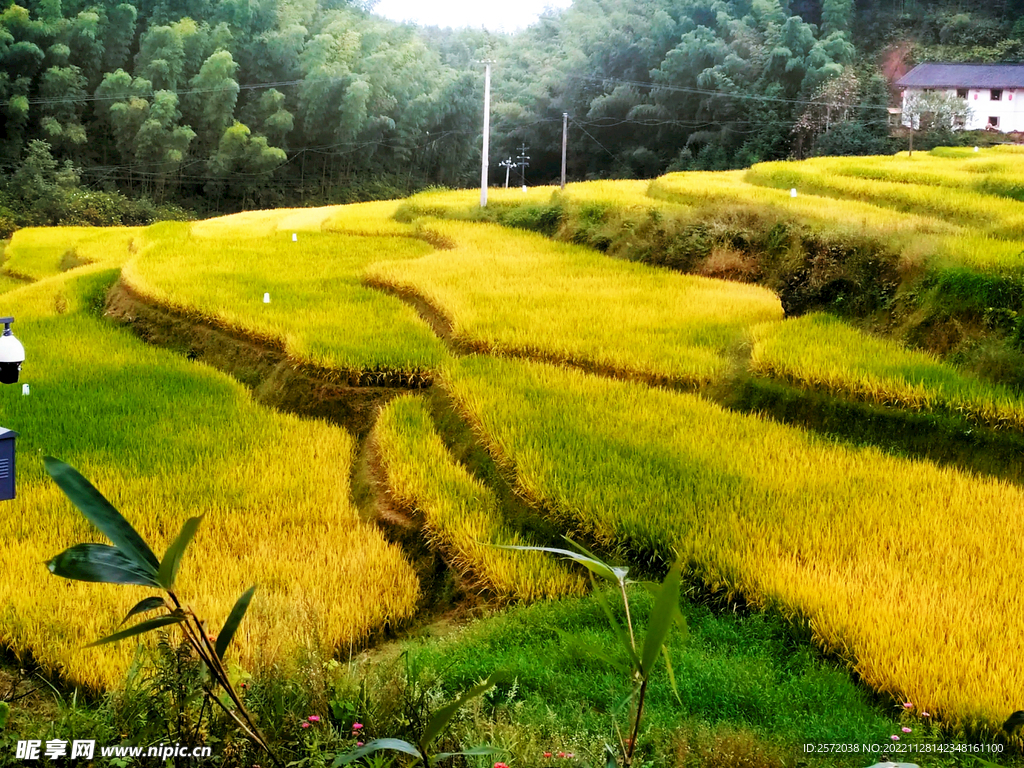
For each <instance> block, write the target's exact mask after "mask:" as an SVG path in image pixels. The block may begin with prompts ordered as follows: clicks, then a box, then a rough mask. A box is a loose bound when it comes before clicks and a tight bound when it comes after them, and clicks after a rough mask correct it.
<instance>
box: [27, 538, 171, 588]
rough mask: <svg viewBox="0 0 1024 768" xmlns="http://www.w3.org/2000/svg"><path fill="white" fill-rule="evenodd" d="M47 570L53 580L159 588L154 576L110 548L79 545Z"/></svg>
mask: <svg viewBox="0 0 1024 768" xmlns="http://www.w3.org/2000/svg"><path fill="white" fill-rule="evenodd" d="M46 567H47V568H49V569H50V573H52V574H53V575H54V576H61V577H62V578H65V579H75V580H77V581H99V582H103V583H104V584H140V585H141V586H143V587H159V586H160V585H159V584H157V582H156V578H155V576H156V574H155V573H150V572H148V571H146V570H143V569H142V568H140V567H139V566H138V565H137V564H136V563H135V561H133V560H129V559H128V557H127V556H125V554H124V552H122V551H121V550H120V549H117V548H116V547H112V546H110V545H109V544H76V545H75V546H73V547H71V549H65V550H64V551H63V552H61V553H60V554H59V555H57V556H56V557H55V558H53V559H52V560H50V561H49V562H48V563H47V564H46Z"/></svg>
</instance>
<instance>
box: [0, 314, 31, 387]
mask: <svg viewBox="0 0 1024 768" xmlns="http://www.w3.org/2000/svg"><path fill="white" fill-rule="evenodd" d="M13 322H14V318H13V317H0V323H3V324H4V334H3V336H0V384H15V383H17V381H18V376H20V375H21V364H22V363H23V362H25V348H24V347H23V346H21V342H20V341H18V340H17V339H16V338H14V334H13V333H11V323H13Z"/></svg>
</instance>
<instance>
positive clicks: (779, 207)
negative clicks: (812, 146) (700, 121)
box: [650, 163, 957, 244]
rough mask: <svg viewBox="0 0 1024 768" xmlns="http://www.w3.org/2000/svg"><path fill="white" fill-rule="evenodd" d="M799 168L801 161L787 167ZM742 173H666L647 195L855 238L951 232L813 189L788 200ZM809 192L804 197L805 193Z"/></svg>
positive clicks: (901, 237)
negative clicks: (750, 212) (758, 210)
mask: <svg viewBox="0 0 1024 768" xmlns="http://www.w3.org/2000/svg"><path fill="white" fill-rule="evenodd" d="M789 165H792V166H793V167H799V166H800V163H791V164H789ZM747 173H749V172H747V171H721V172H710V171H704V172H691V173H669V174H666V175H665V176H661V177H660V178H658V179H656V180H654V181H653V182H651V185H650V194H651V195H652V196H654V197H659V198H662V199H664V200H669V201H672V202H681V203H687V204H690V205H695V206H708V205H714V206H721V205H722V204H723V203H728V204H735V205H753V206H757V207H766V208H768V209H769V210H771V211H772V212H774V213H776V214H778V215H780V216H781V217H782V218H784V219H789V220H796V221H798V222H801V223H806V224H809V225H812V226H816V227H828V228H829V229H833V230H838V231H840V232H849V233H851V234H857V235H869V236H875V237H886V238H896V239H897V244H898V243H899V242H902V241H903V240H904V239H911V238H917V237H920V236H921V235H934V234H943V233H951V232H956V231H957V227H956V226H954V225H952V224H949V223H947V222H945V221H941V220H938V219H935V218H930V217H927V216H921V215H916V214H913V213H903V212H901V211H897V210H892V209H888V208H885V207H881V206H879V205H877V204H873V203H871V202H862V201H859V200H848V199H838V200H836V199H828V200H826V199H824V198H822V197H821V196H818V195H817V194H814V193H813V190H806V189H801V190H798V193H797V196H796V197H790V195H789V189H790V187H791V186H792V184H790V186H789V187H785V188H782V189H780V188H776V186H778V187H783V186H784V185H783V184H782V182H781V181H780V182H779V183H778V184H777V185H773V186H758V185H756V184H751V183H749V182H748V181H745V175H746V174H747ZM809 191H810V192H811V194H808V192H809Z"/></svg>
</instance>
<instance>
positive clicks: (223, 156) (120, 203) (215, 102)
mask: <svg viewBox="0 0 1024 768" xmlns="http://www.w3.org/2000/svg"><path fill="white" fill-rule="evenodd" d="M1018 5H1019V3H1016V4H1015V3H1012V2H1006V3H1001V4H998V5H995V6H992V5H982V4H964V3H957V4H955V5H953V4H947V3H909V2H904V3H898V4H889V3H875V2H861V3H853V2H850V0H828V1H827V2H824V3H821V4H819V3H817V2H814V0H807V1H805V2H797V3H795V4H792V5H789V4H787V3H784V2H780V0H767V1H765V0H758V2H753V3H751V2H746V0H728V2H724V3H710V2H707V1H706V0H686V2H682V3H680V2H669V1H668V0H643V1H642V2H641V0H631V1H630V2H625V3H622V2H610V1H608V0H579V2H577V3H576V4H575V5H573V6H572V7H571V8H569V9H567V10H565V11H562V12H557V13H554V12H553V13H550V14H548V15H547V16H545V17H544V18H542V20H541V21H540V22H539V23H538V24H536V25H535V26H533V27H530V28H528V29H526V30H524V31H523V32H521V33H518V34H517V35H515V36H500V35H492V34H487V33H484V32H480V31H473V30H461V31H452V30H437V29H415V28H411V27H407V26H401V25H397V24H394V23H392V22H388V21H385V20H383V19H380V18H377V17H375V16H373V15H372V14H370V13H368V12H367V11H366V10H364V9H363V8H362V7H361V6H360V5H359V4H357V3H351V2H330V3H328V2H320V3H314V2H303V3H295V2H284V1H283V0H282V1H280V2H279V1H278V0H264V2H262V3H260V4H250V3H242V4H239V3H234V2H226V3H225V2H218V3H211V2H207V1H206V0H188V1H187V2H186V1H185V0H182V2H160V3H148V2H140V3H138V4H131V3H121V4H118V5H113V4H100V5H95V4H90V3H89V2H87V0H73V1H67V2H63V3H61V2H45V3H41V2H35V1H34V0H33V1H32V2H26V3H25V4H24V5H19V4H16V3H11V2H7V3H6V4H5V7H4V8H3V10H2V12H0V115H2V120H3V124H4V133H3V138H2V142H0V169H2V171H3V176H4V177H5V178H6V183H5V184H4V188H3V191H2V197H0V230H3V229H6V230H8V231H9V230H10V229H11V228H12V227H14V226H19V225H20V226H24V225H28V224H47V223H57V222H58V221H59V222H63V223H81V224H93V225H110V224H134V223H140V222H145V221H151V220H153V219H154V218H166V217H172V218H173V217H176V216H180V215H181V212H175V211H174V210H173V209H167V208H164V209H158V208H156V207H155V206H154V205H153V204H152V203H147V204H138V203H136V204H135V205H131V204H129V203H128V200H127V199H125V198H119V197H114V198H109V197H104V195H103V194H101V193H102V192H107V193H120V194H123V195H126V196H127V198H129V199H132V200H137V199H139V198H146V199H149V200H152V201H155V203H157V204H164V203H174V204H177V205H180V206H184V207H185V208H189V209H196V210H199V211H200V212H210V211H224V210H236V209H238V208H239V207H246V208H251V207H266V206H271V205H294V204H309V203H311V202H314V201H328V200H334V201H341V202H346V201H352V200H357V199H372V198H379V197H394V196H396V195H399V194H402V193H404V192H407V191H409V190H411V189H415V188H419V187H422V186H426V185H431V184H443V185H449V186H460V185H464V184H472V183H473V180H474V178H475V177H476V176H475V174H476V173H477V171H476V166H477V163H478V158H479V146H480V124H481V104H482V87H483V83H482V77H481V72H480V67H479V65H478V64H476V63H475V62H477V61H479V60H480V59H483V58H489V59H491V60H494V61H495V62H496V63H495V65H494V103H493V126H492V146H491V158H492V159H493V160H494V163H495V165H494V168H493V169H492V180H493V181H494V182H495V183H497V182H498V181H499V179H500V178H501V176H502V174H501V173H500V168H499V167H498V166H497V162H498V160H499V159H504V158H506V157H512V158H514V157H517V156H518V154H519V150H518V148H519V147H520V146H521V145H524V146H526V147H528V149H529V151H528V153H527V154H529V156H530V158H531V159H530V165H529V168H528V169H527V170H526V179H525V180H526V182H527V183H530V184H533V183H548V182H549V181H551V180H552V179H554V178H556V176H557V174H558V170H559V165H558V164H559V152H560V147H561V116H562V113H563V112H567V113H568V114H569V116H570V132H569V138H570V153H569V175H570V178H571V179H575V180H581V179H585V178H606V177H618V178H622V177H640V178H650V177H653V176H656V175H658V174H660V173H663V172H665V171H666V170H685V169H722V168H729V167H742V166H745V165H749V164H751V163H753V162H757V161H763V160H774V159H782V158H785V157H787V156H788V155H790V154H791V153H794V152H795V153H798V154H806V153H809V152H823V153H831V154H835V153H846V152H852V153H860V154H863V153H879V152H886V151H890V149H891V146H890V144H889V141H888V138H887V132H888V129H887V123H886V119H887V115H886V113H885V107H886V106H887V104H888V101H889V99H890V92H889V86H888V81H887V79H886V76H887V75H888V76H892V75H893V74H896V73H897V72H898V71H899V70H900V69H901V67H905V66H907V65H908V64H910V63H912V62H914V61H916V60H923V59H926V58H936V57H938V58H943V59H950V60H979V61H992V60H1011V61H1012V60H1017V59H1018V58H1019V57H1020V56H1021V53H1022V48H1021V45H1022V44H1021V38H1022V34H1021V33H1022V30H1024V25H1022V24H1019V23H1018V20H1019V19H1020V18H1021V9H1020V8H1018ZM823 101H827V102H829V103H833V104H836V103H841V104H843V105H844V107H843V109H842V113H843V118H842V120H840V121H839V122H838V123H836V122H834V121H830V122H829V125H828V130H827V131H826V130H825V126H824V125H823V124H819V122H820V121H818V119H817V118H816V117H815V115H816V114H817V111H820V109H821V107H820V104H821V103H822V102H823ZM947 138H948V137H947ZM925 141H927V139H925ZM34 142H36V143H34ZM38 142H45V144H46V146H44V145H42V144H39V143H38ZM0 234H5V232H3V231H0Z"/></svg>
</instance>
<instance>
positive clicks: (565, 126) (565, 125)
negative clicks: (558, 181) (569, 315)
mask: <svg viewBox="0 0 1024 768" xmlns="http://www.w3.org/2000/svg"><path fill="white" fill-rule="evenodd" d="M568 143H569V113H568V112H563V113H562V189H563V190H565V148H566V146H567V145H568Z"/></svg>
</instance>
